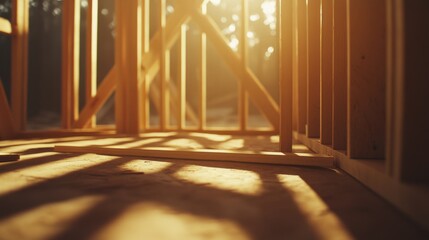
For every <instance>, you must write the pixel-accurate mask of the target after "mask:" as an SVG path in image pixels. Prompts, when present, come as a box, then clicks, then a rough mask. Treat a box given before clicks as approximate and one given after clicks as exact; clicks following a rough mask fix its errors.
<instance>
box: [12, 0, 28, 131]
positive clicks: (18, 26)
mask: <svg viewBox="0 0 429 240" xmlns="http://www.w3.org/2000/svg"><path fill="white" fill-rule="evenodd" d="M28 4H29V3H28V0H13V1H12V9H13V11H12V22H11V23H12V25H13V26H14V28H13V34H12V61H11V65H12V69H11V82H12V83H11V84H12V88H11V109H12V114H13V117H14V124H15V126H16V129H17V130H24V129H25V127H26V121H27V79H28V19H29V13H28V12H29V5H28Z"/></svg>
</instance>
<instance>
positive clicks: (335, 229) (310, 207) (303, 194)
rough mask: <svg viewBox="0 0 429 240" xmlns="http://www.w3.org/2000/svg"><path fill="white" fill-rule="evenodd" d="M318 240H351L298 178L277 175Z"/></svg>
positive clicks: (308, 187) (333, 216)
mask: <svg viewBox="0 0 429 240" xmlns="http://www.w3.org/2000/svg"><path fill="white" fill-rule="evenodd" d="M277 178H278V180H279V182H280V183H282V185H283V186H284V187H285V188H286V189H287V190H288V192H290V194H291V197H292V199H293V200H294V201H295V204H296V205H297V207H298V209H299V210H300V211H301V213H302V215H303V216H304V217H305V218H306V219H307V221H308V224H309V225H310V226H311V227H312V228H313V230H314V233H315V234H317V235H318V237H319V238H320V239H353V238H352V237H351V235H350V233H349V232H348V231H347V229H346V228H345V227H344V225H343V224H342V223H341V221H340V219H338V217H337V216H336V215H335V213H333V212H332V211H331V210H330V209H329V207H328V206H327V205H326V204H325V203H324V202H323V200H322V199H321V198H320V197H319V196H318V195H317V193H316V192H314V191H313V189H311V187H310V186H308V184H307V183H306V182H305V181H304V180H302V179H301V178H300V177H299V176H294V175H282V174H279V175H277Z"/></svg>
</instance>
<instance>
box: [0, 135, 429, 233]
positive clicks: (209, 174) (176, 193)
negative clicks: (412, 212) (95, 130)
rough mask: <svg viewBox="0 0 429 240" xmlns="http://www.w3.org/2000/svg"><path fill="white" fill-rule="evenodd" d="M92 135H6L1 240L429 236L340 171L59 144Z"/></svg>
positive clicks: (0, 181)
mask: <svg viewBox="0 0 429 240" xmlns="http://www.w3.org/2000/svg"><path fill="white" fill-rule="evenodd" d="M91 139H92V137H69V138H54V139H33V140H13V141H3V142H0V152H3V153H18V154H20V155H21V158H20V160H19V161H14V162H5V163H0V206H1V207H0V239H88V238H90V239H428V235H427V233H425V232H423V231H422V230H421V229H420V228H419V227H418V226H416V225H414V224H413V223H412V222H410V221H409V220H408V219H406V218H405V217H403V216H402V215H401V214H400V213H398V212H397V211H396V210H395V209H394V208H392V207H391V206H390V205H388V204H387V203H386V202H385V201H383V200H382V199H381V198H379V197H377V196H376V195H374V194H373V193H372V192H370V191H369V190H367V189H366V188H365V187H363V186H362V185H361V184H359V183H358V182H356V181H355V180H354V179H352V178H351V177H349V176H348V175H346V174H345V173H343V172H341V171H338V170H336V169H330V168H303V167H291V166H279V165H268V164H245V163H232V162H213V161H198V162H197V161H189V160H172V159H170V160H169V159H148V158H139V157H118V156H107V155H96V154H68V153H58V152H54V151H53V147H54V145H59V144H70V143H73V142H80V141H82V140H91ZM220 140H221V141H219V142H218V144H221V143H223V144H224V146H223V147H224V148H228V147H230V148H234V146H235V147H238V146H242V145H240V144H239V141H238V140H236V141H231V142H229V143H227V141H226V139H223V140H222V139H220ZM230 140H231V139H230ZM131 143H132V142H130V144H131ZM192 144H193V143H188V145H187V146H189V147H192ZM234 144H235V145H234ZM257 146H259V147H260V146H261V145H258V144H257ZM263 150H266V147H265V148H264V149H263Z"/></svg>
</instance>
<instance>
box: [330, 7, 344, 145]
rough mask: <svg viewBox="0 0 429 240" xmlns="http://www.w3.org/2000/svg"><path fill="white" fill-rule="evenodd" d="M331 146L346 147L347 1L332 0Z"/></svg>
mask: <svg viewBox="0 0 429 240" xmlns="http://www.w3.org/2000/svg"><path fill="white" fill-rule="evenodd" d="M333 22H334V31H333V34H334V37H333V48H332V49H333V65H332V66H333V72H332V74H333V82H332V84H333V85H332V88H333V90H332V91H333V92H332V147H333V149H336V150H346V148H347V2H346V1H344V0H333Z"/></svg>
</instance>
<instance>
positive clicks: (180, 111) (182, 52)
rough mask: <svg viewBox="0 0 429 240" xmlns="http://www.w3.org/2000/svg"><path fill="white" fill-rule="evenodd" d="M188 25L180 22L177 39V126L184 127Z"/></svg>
mask: <svg viewBox="0 0 429 240" xmlns="http://www.w3.org/2000/svg"><path fill="white" fill-rule="evenodd" d="M187 28H188V26H187V25H186V24H182V27H181V31H180V39H179V81H178V88H177V89H178V90H177V91H176V92H177V93H178V94H177V95H178V96H177V98H178V99H177V101H176V103H177V126H178V129H179V130H181V129H184V128H185V126H186V115H185V114H186V33H187Z"/></svg>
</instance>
